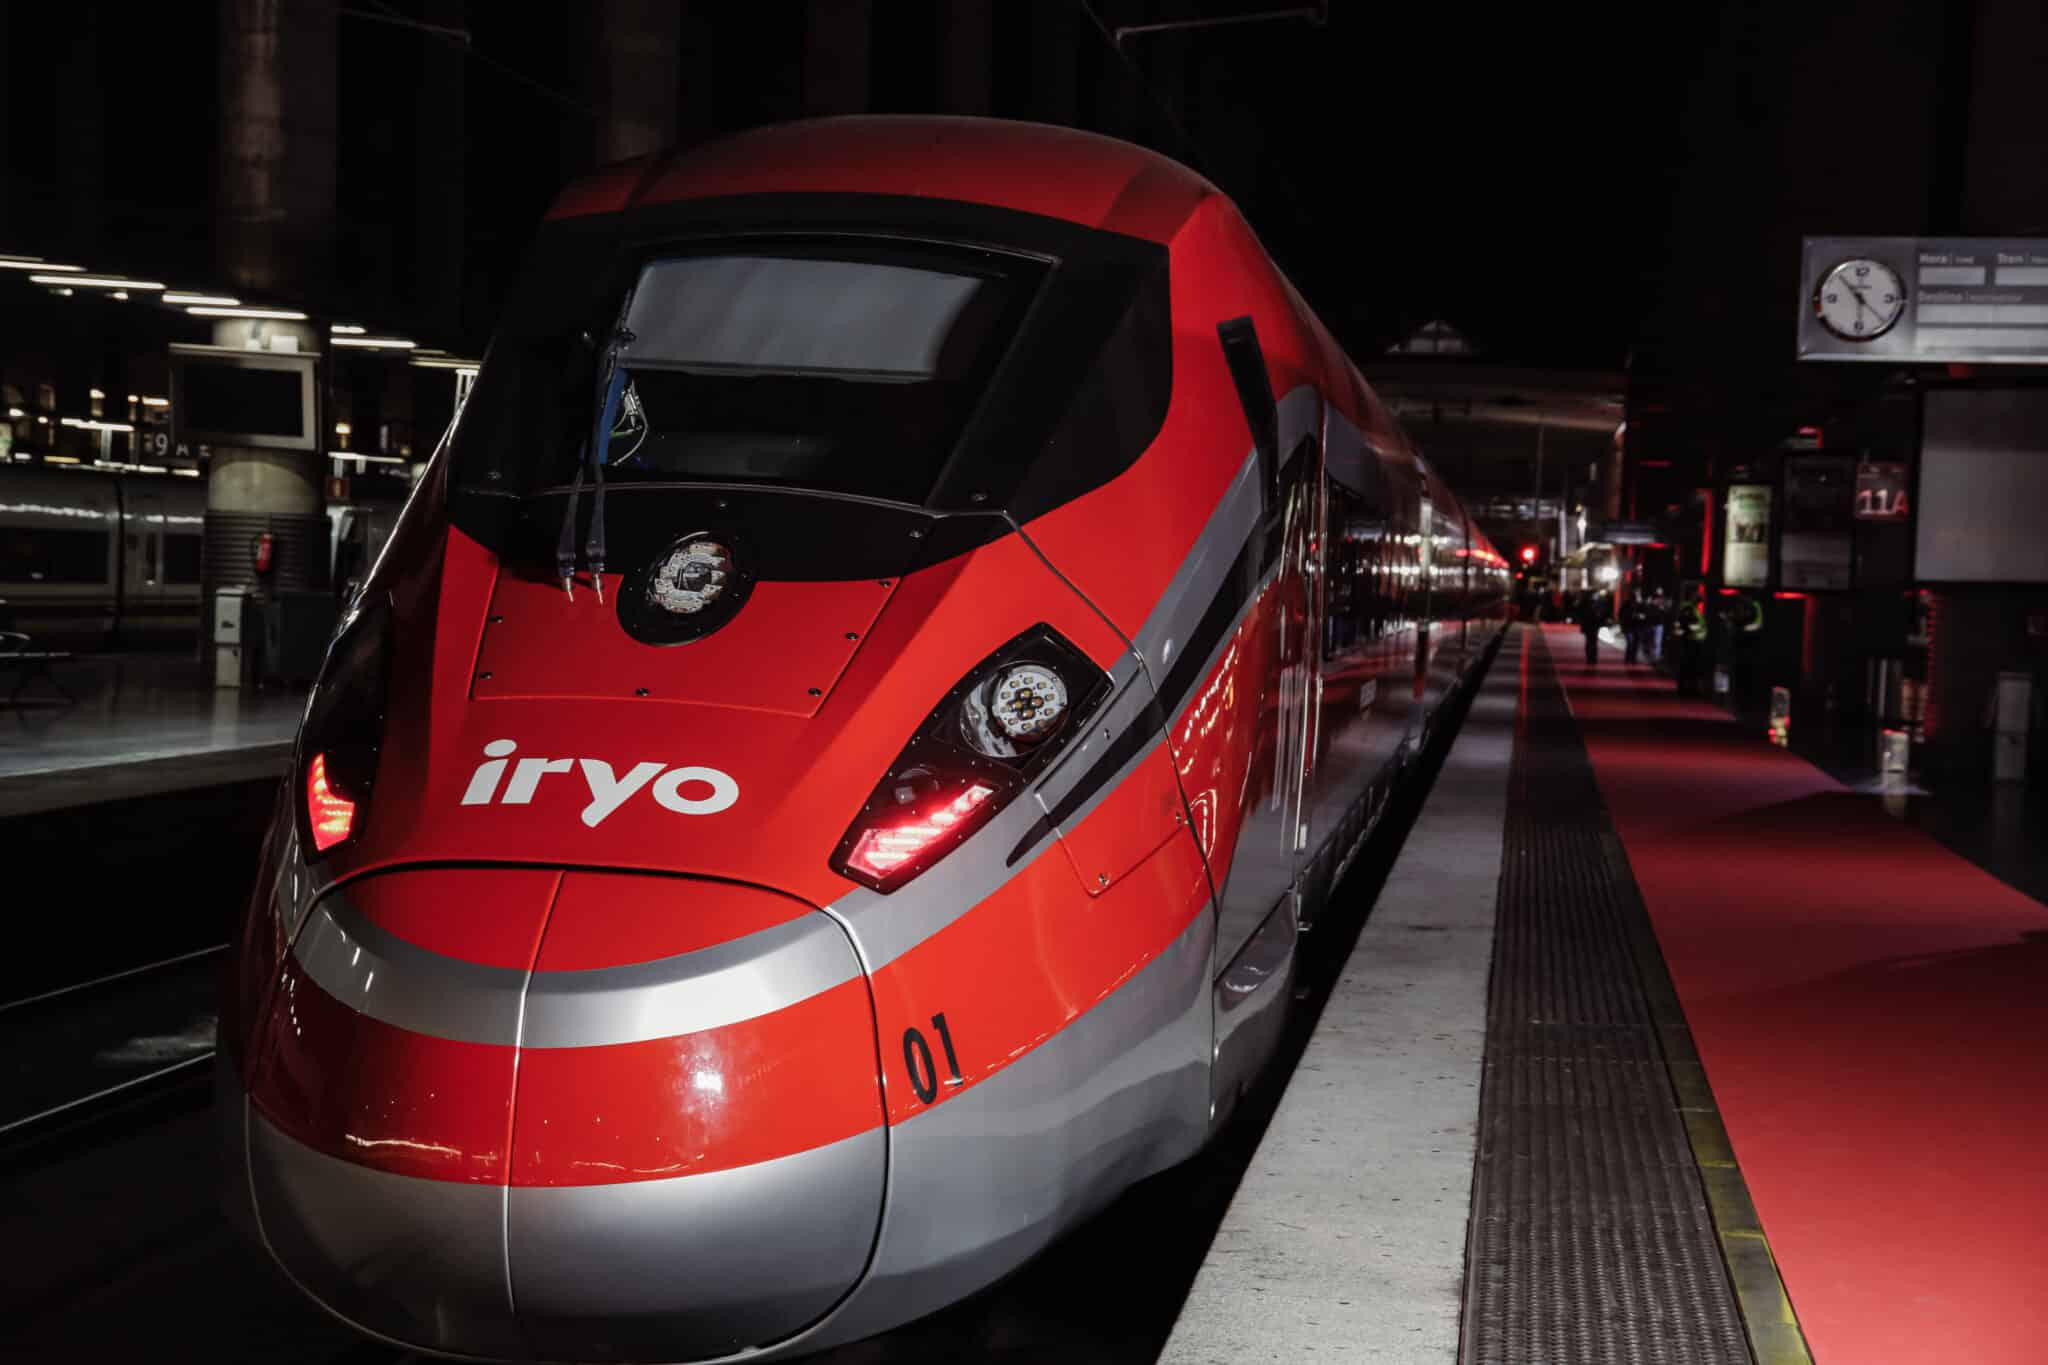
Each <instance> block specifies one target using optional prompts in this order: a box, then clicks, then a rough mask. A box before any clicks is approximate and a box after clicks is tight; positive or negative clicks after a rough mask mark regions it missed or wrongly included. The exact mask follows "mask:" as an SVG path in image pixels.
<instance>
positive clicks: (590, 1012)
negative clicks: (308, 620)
mask: <svg viewBox="0 0 2048 1365" xmlns="http://www.w3.org/2000/svg"><path fill="white" fill-rule="evenodd" d="M1506 578H1507V569H1506V565H1505V564H1504V562H1503V561H1502V559H1501V558H1500V556H1499V555H1498V554H1496V553H1495V552H1494V550H1493V548H1492V547H1491V546H1490V545H1489V544H1488V543H1487V541H1486V540H1485V538H1484V537H1483V536H1481V535H1480V534H1479V532H1478V531H1477V530H1476V529H1475V528H1474V527H1473V526H1472V524H1471V523H1470V521H1469V520H1467V518H1466V517H1465V515H1464V513H1463V512H1462V510H1461V509H1460V507H1459V504H1458V500H1457V499H1456V497H1454V496H1453V495H1452V493H1451V490H1450V489H1449V488H1448V487H1446V486H1445V484H1444V483H1443V481H1442V480H1441V479H1440V478H1438V477H1437V475H1436V473H1435V472H1434V471H1433V470H1431V469H1430V468H1429V466H1428V465H1427V464H1426V463H1425V462H1424V460H1423V459H1422V458H1421V457H1420V456H1419V455H1418V454H1417V453H1416V452H1415V450H1414V449H1413V448H1412V447H1411V446H1410V445H1409V444H1408V442H1407V441H1406V440H1405V439H1403V437H1402V435H1401V433H1400V431H1399V430H1398V429H1397V428H1396V426H1395V424H1394V423H1393V421H1392V420H1390V418H1389V417H1388V415H1387V413H1386V412H1385V411H1384V410H1383V409H1382V408H1381V406H1380V405H1379V404H1378V402H1376V401H1375V399H1374V398H1373V396H1372V394H1371V392H1370V391H1369V390H1368V389H1367V388H1366V386H1365V384H1364V382H1363V381H1362V380H1361V379H1360V377H1359V374H1358V372H1357V370H1356V369H1355V368H1354V367H1353V366H1352V365H1351V363H1350V362H1349V361H1348V360H1347V359H1346V358H1345V356H1344V354H1343V353H1342V352H1341V351H1340V350H1339V349H1338V347H1337V346H1336V345H1335V344H1334V343H1333V342H1332V341H1331V339H1330V337H1329V335H1328V334H1327V333H1326V332H1325V331H1324V329H1323V327H1322V326H1321V325H1320V324H1319V323H1318V322H1317V320H1316V318H1315V316H1314V314H1312V313H1311V312H1310V311H1309V309H1308V307H1307V305H1306V304H1304V303H1303V302H1302V300H1301V299H1300V298H1299V297H1298V296H1297V295H1296V294H1295V292H1294V291H1293V289H1292V288H1290V287H1289V285H1288V284H1287V282H1286V280H1285V279H1283V278H1282V277H1281V275H1280V273H1279V272H1278V271H1277V270H1276V269H1275V268H1274V266H1273V264H1272V263H1271V262H1270V261H1269V260H1268V259H1267V257H1266V254H1265V252H1264V251H1263V250H1261V248H1260V246H1259V244H1258V242H1257V240H1256V239H1255V238H1254V237H1253V235H1252V233H1251V231H1250V229H1249V228H1248V227H1247V226H1246V225H1245V222H1244V220H1243V219H1242V218H1241V217H1240V216H1239V214H1238V212H1237V210H1236V209H1235V208H1234V207H1233V206H1232V205H1231V203H1230V202H1229V200H1227V199H1226V198H1224V197H1223V196H1222V195H1221V194H1220V193H1218V192H1217V190H1216V189H1215V187H1214V186H1212V185H1210V184H1208V183H1207V182H1206V181H1204V180H1203V179H1201V178H1200V177H1199V176H1196V175H1195V174H1193V173H1191V172H1190V171H1188V170H1187V169H1185V168H1183V167H1181V166H1179V165H1177V164H1175V163H1173V162H1171V161H1169V160H1166V159H1164V158H1162V157H1159V156H1157V155H1154V154H1152V153H1150V152H1147V151H1144V150H1141V149H1139V148H1136V147H1132V146H1128V145H1125V144H1123V143H1119V142H1115V141H1112V140H1109V139H1106V138H1102V137H1097V136H1092V135H1089V134H1086V133H1080V132H1073V131H1069V130H1065V129H1058V128H1050V127H1039V126H1033V125H1022V124H1009V123H1001V122H990V121H979V120H967V119H941V118H852V119H836V120H824V121H818V122H810V123H800V124H793V125H788V126H783V127H775V128H768V129H763V130H760V131H756V132H751V133H747V134H744V135H741V136H737V137H734V138H731V139H729V140H726V141H723V142H720V143H717V144H715V145H712V146H708V147H705V148H702V149H699V150H697V151H693V152H691V153H689V154H688V155H684V156H679V157H674V158H659V159H653V160H646V161H642V162H639V163H636V164H632V165H628V166H624V167H620V168H617V169H615V170H611V171H608V172H606V173H604V174H601V175H599V176H597V177H596V178H594V179H592V180H590V181H588V182H586V183H583V184H580V185H577V186H575V187H574V188H572V189H570V190H569V191H568V192H567V193H565V194H564V195H563V196H562V198H561V199H560V201H559V202H558V203H557V205H556V206H555V208H554V210H553V212H552V213H551V215H550V216H549V219H548V221H547V223H546V224H545V226H544V227H543V229H542V231H541V233H540V237H539V240H538V244H537V246H536V248H535V250H534V253H533V256H532V259H531V263H530V267H529V269H528V270H527V272H526V274H525V277H524V280H523V282H522V283H521V285H520V287H519V289H518V291H517V292H516V294H515V295H514V296H513V297H512V299H511V300H510V301H509V304H508V311H507V320H506V322H505V323H504V326H503V328H502V330H501V333H500V335H499V336H498V337H497V339H496V340H495V342H494V343H493V344H492V347H491V349H490V352H489V355H488V358H487V359H486V361H485V364H484V367H483V371H482V374H481V376H480V377H479V380H478V383H477V386H476V388H475V390H474V392H473V393H472V395H471V397H470V398H469V400H468V403H467V405H466V407H465V408H464V410H463V412H462V413H461V415H460V418H459V420H458V422H457V424H456V426H455V427H454V429H453V430H452V431H451V433H450V436H449V438H448V440H447V441H446V442H445V443H444V446H443V448H442V449H441V451H440V452H439V453H438V455H437V456H436V458H435V460H434V462H433V465H432V468H431V470H430V472H429V474H428V475H427V477H426V478H425V479H424V480H423V481H422V484H421V486H420V489H419V491H418V492H417V493H416V495H415V496H414V498H413V500H412V502H411V504H410V505H409V506H408V508H407V510H406V512H405V513H404V515H403V517H402V518H401V521H400V524H399V526H398V528H397V530H396V531H395V532H394V534H393V537H392V540H391V543H390V545H389V548H388V549H387V550H386V552H385V553H384V555H383V557H382V559H381V560H380V562H379V563H378V565H377V567H376V569H375V571H374V573H373V574H372V576H371V578H370V579H369V581H368V582H367V583H366V585H365V587H364V588H363V590H362V592H361V593H360V594H359V596H358V597H357V599H356V600H355V602H354V604H353V607H352V609H351V611H350V612H349V614H348V616H347V618H346V619H345V622H344V624H343V628H342V630H341V631H340V633H339V635H338V636H337V638H336V640H335V642H334V644H333V646H332V648H331V650H330V653H329V656H328V660H327V664H326V668H325V670H324V673H323V675H322V678H321V681H320V682H319V684H318V686H317V688H316V689H315V692H314V694H313V697H312V699H311V701H310V703H309V706H308V709H307V715H306V720H305V724H304V728H303V730H302V731H301V734H300V737H299V742H298V753H297V759H296V767H295V769H294V775H293V777H292V778H291V780H290V781H289V783H288V784H287V788H286V796H285V799H284V802H283V808H282V809H281V811H280V813H279V816H278V820H277V822H276V826H275V829H274V832H273V835H272V837H271V839H270V841H269V844H268V846H267V851H266V853H265V855H264V865H263V870H262V873H261V877H260V880H259V884H258V885H259V890H258V894H257V896H256V898H255V901H254V903H253V905H252V906H251V907H250V910H249V913H248V916H247V919H246V922H245V924H244V926H243V929H242V933H241V936H240V946H239V950H238V956H237V962H238V968H237V976H236V980H235V983H234V986H233V989H232V992H231V994H232V997H233V998H232V999H231V1000H230V1001H229V1004H228V1008H227V1010H226V1012H225V1014H224V1017H223V1022H222V1042H223V1046H222V1049H221V1051H222V1056H223V1059H224V1070H223V1076H222V1081H223V1085H224V1086H225V1087H226V1093H225V1104H224V1108H223V1113H224V1116H225V1118H226V1120H227V1127H228V1129H229V1132H230V1134H231V1136H230V1139H229V1140H230V1143H231V1150H232V1156H233V1160H234V1162H235V1163H236V1166H235V1169H236V1172H237V1175H238V1179H237V1180H236V1182H235V1200H236V1204H237V1212H238V1213H239V1214H240V1215H241V1216H242V1217H243V1218H244V1219H245V1220H246V1222H247V1224H248V1225H249V1226H250V1227H251V1228H252V1229H253V1230H254V1232H255V1234H256V1235H257V1236H258V1237H259V1238H260V1239H261V1242H262V1244H263V1245H264V1246H265V1247H267V1248H268V1251H269V1253H270V1255H271V1256H272V1257H273V1258H274V1259H275V1261H276V1263H277V1264H278V1265H279V1266H280V1267H282V1269H283V1270H284V1272H285V1273H286V1274H287V1275H289V1276H290V1277H291V1278H292V1279H293V1280H294V1281H296V1282H297V1283H298V1284H299V1285H300V1286H301V1287H302V1288H303V1289H304V1290H305V1291H306V1292H307V1293H308V1294H310V1295H311V1296H312V1297H313V1298H315V1299H316V1300H318V1301H319V1302H320V1303H321V1304H323V1305H325V1306H326V1307H327V1308H328V1309H330V1310H331V1311H332V1312H334V1313H335V1314H337V1315H339V1316H340V1317H342V1318H343V1319H345V1320H347V1321H348V1322H350V1323H352V1324H354V1325H356V1326H357V1327H360V1328H362V1329H363V1330H365V1331H368V1332H371V1333H374V1334H378V1335H380V1336H383V1337H385V1338H388V1339H390V1340H393V1341H396V1342H401V1343H404V1344H406V1345H408V1346H411V1347H416V1348H420V1349H424V1350H430V1351H437V1352H446V1353H453V1354H460V1355H469V1356H479V1357H511V1358H520V1359H541V1360H570V1359H573V1360H677V1359H703V1358H712V1357H720V1356H726V1355H737V1354H743V1353H754V1354H756V1355H760V1356H763V1357H764V1358H765V1356H769V1355H792V1354H798V1353H801V1352H804V1351H808V1350H813V1349H816V1348H819V1347H822V1346H826V1345H829V1344H832V1343H836V1342H843V1341H847V1340H851V1339H853V1338H857V1337H861V1336H865V1335H867V1334H870V1333H873V1332H876V1331H879V1330H881V1329H884V1328H887V1327H890V1326H892V1325H894V1324H897V1323H901V1322H904V1321H906V1320H908V1319H910V1318H913V1317H916V1316H918V1315H920V1314H923V1313H925V1312H928V1311H930V1310H932V1309H934V1308H936V1307H939V1306H940V1305H942V1304H945V1303H948V1302H950V1301H952V1300H955V1299H957V1298H959V1297H961V1296H963V1295H965V1294H968V1293H970V1292H972V1291H974V1290H976V1289H978V1288H980V1287H981V1286H984V1285H986V1284H988V1283H990V1282H991V1281H993V1280H995V1279H996V1278H998V1277H999V1276H1001V1275H1002V1274H1004V1273H1005V1272H1006V1271H1008V1270H1010V1269H1012V1268H1013V1267H1015V1266H1017V1265H1018V1264H1020V1263H1021V1262H1023V1261H1024V1260H1026V1259H1027V1258H1029V1257H1030V1256H1031V1255H1032V1254H1033V1253H1035V1252H1036V1251H1037V1250H1039V1249H1040V1248H1041V1247H1043V1246H1045V1245H1046V1243H1047V1242H1049V1241H1050V1240H1051V1239H1053V1238H1054V1237H1055V1236H1056V1235H1057V1234H1059V1233H1060V1231H1061V1230H1063V1229H1065V1228H1067V1227H1069V1226H1071V1225H1073V1224H1074V1223H1075V1222H1076V1221H1077V1220H1079V1219H1081V1218H1083V1217H1084V1216H1086V1215H1087V1214H1088V1213H1090V1212H1091V1211H1092V1210H1094V1209H1097V1208H1099V1207H1100V1206H1101V1205H1103V1204H1104V1203H1105V1202H1107V1201H1108V1200H1110V1199H1111V1198H1112V1197H1114V1196H1115V1195H1116V1194H1117V1193H1118V1191H1120V1190H1122V1189H1124V1188H1125V1187H1127V1186H1128V1185H1130V1184H1131V1183H1132V1182H1133V1181H1135V1180H1138V1179H1140V1178H1141V1177H1143V1176H1146V1175H1148V1174H1150V1173H1152V1172H1155V1171H1158V1170H1160V1169H1162V1168H1164V1167H1167V1166H1169V1165H1171V1164H1173V1163H1175V1162H1178V1161H1180V1160H1182V1159H1183V1158H1185V1157H1187V1156H1189V1155H1190V1154H1191V1153H1193V1152H1195V1151H1196V1150H1197V1149H1199V1148H1200V1147H1201V1146H1202V1145H1203V1143H1204V1141H1205V1140H1206V1139H1207V1138H1208V1137H1209V1136H1210V1135H1211V1134H1212V1133H1214V1132H1215V1131H1216V1129H1217V1127H1218V1125H1219V1124H1221V1123H1222V1122H1223V1120H1224V1118H1225V1116H1226V1115H1227V1114H1228V1113H1229V1112H1230V1110H1231V1107H1232V1105H1233V1103H1234V1102H1235V1101H1236V1099H1237V1098H1238V1096H1239V1095H1240V1093H1241V1092H1242V1091H1243V1089H1244V1087H1245V1085H1246V1084H1247V1082H1248V1079H1249V1078H1250V1077H1251V1076H1252V1075H1253V1073H1254V1072H1255V1071H1256V1070H1257V1069H1258V1068H1259V1066H1260V1065H1261V1063H1262V1061H1264V1059H1265V1058H1266V1057H1267V1055H1268V1053H1269V1052H1270V1051H1271V1049H1272V1047H1273V1044H1274V1042H1275V1039H1276V1037H1277V1034H1278V1030H1279V1023H1280V1020H1281V1018H1282V1015H1283V1012H1284V1010H1285V1008H1286V1005H1287V1001H1288V999H1289V993H1290V985H1289V983H1290V978H1291V974H1292V969H1293V963H1294V957H1295V950H1296V942H1297V936H1298V935H1299V934H1300V932H1301V930H1302V927H1303V926H1304V924H1305V923H1306V922H1307V921H1308V920H1309V919H1310V918H1311V917H1312V916H1313V915H1314V914H1315V912H1316V909H1317V907H1318V906H1319V905H1321V904H1322V902H1323V901H1324V900H1325V898H1326V897H1327V895H1328V893H1329V890H1330V887H1331V885H1332V884H1333V882H1334V880H1335V878H1336V877H1337V875H1338V874H1339V872H1341V870H1342V868H1343V866H1344V864H1345V863H1346V861H1347V860H1348V859H1349V858H1350V856H1351V855H1352V853H1353V852H1354V851H1355V850H1356V848H1357V847H1358V845H1359V843H1360V842H1361V840H1362V839H1363V838H1364V837H1365V833H1366V831H1367V830H1368V829H1369V828H1370V827H1371V825H1372V822H1373V820H1374V818H1375V816H1376V815H1377V813H1378V811H1379V808H1380V805H1381V802H1382V801H1383V799H1384V798H1385V796H1386V794H1387V792H1388V790H1389V787H1390V785H1391V784H1392V783H1393V782H1395V781H1396V780H1398V775H1399V774H1400V772H1401V771H1402V769H1403V767H1404V766H1405V765H1406V762H1407V759H1408V757H1409V756H1410V755H1412V754H1413V753H1414V752H1415V751H1416V749H1417V748H1418V746H1419V745H1420V743H1421V741H1422V740H1423V738H1424V736H1425V734H1426V733H1427V732H1428V730H1429V727H1430V725H1431V722H1432V719H1433V718H1434V717H1435V716H1437V715H1438V714H1439V713H1440V711H1441V709H1442V707H1443V704H1444V701H1445V698H1446V696H1447V695H1448V694H1449V693H1450V691H1451V690H1452V689H1453V688H1454V687H1455V686H1457V684H1458V682H1459V679H1460V677H1461V675H1463V674H1464V673H1465V672H1466V671H1467V670H1468V669H1471V668H1472V667H1473V666H1474V664H1475V662H1476V661H1477V659H1478V658H1479V656H1480V654H1481V651H1482V649H1483V648H1484V647H1485V646H1486V644H1487V643H1488V642H1489V641H1490V640H1491V639H1492V638H1493V636H1494V635H1495V634H1497V630H1498V625H1499V622H1500V621H1501V619H1502V603H1503V592H1502V589H1503V585H1504V583H1505V581H1506ZM241 1176H246V1179H242V1178H240V1177H241Z"/></svg>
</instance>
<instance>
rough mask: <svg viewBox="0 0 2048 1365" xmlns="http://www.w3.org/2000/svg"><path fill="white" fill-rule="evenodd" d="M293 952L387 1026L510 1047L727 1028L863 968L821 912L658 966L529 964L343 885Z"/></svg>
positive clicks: (316, 977) (336, 992) (339, 995)
mask: <svg viewBox="0 0 2048 1365" xmlns="http://www.w3.org/2000/svg"><path fill="white" fill-rule="evenodd" d="M292 955H293V957H294V958H296V959H297V961H298V964H299V967H300V969H301V970H302V971H304V972H305V974H306V975H307V976H308V977H309V978H311V979H312V981H313V982H314V983H315V984H316V985H318V986H319V987H320V989H322V990H324V991H326V992H327V993H328V994H329V995H331V996H333V997H334V998H335V999H337V1000H339V1001H340V1002H341V1003H343V1004H344V1005H347V1006H348V1007H349V1008H350V1009H353V1010H356V1011H358V1012H359V1013H362V1014H367V1015H369V1016H370V1017H371V1018H373V1019H376V1020H378V1021H380V1022H382V1023H386V1024H390V1025H391V1026H392V1027H394V1028H401V1029H405V1030H406V1031H408V1032H410V1033H421V1034H425V1035H427V1036H429V1037H434V1038H446V1039H450V1040H452V1041H454V1042H461V1043H489V1044H495V1045H499V1046H504V1047H511V1046H514V1045H517V1046H523V1047H599V1046H606V1045H610V1044H614V1043H638V1042H646V1041H649V1040H651V1039H655V1038H671V1037H677V1036H680V1035H682V1034H686V1033H699V1032H702V1031H704V1030H706V1029H715V1028H724V1027H726V1026H727V1025H730V1024H737V1023H740V1022H741V1021H743V1020H747V1019H753V1018H756V1017H758V1016H760V1015H763V1014H771V1013H773V1012H774V1011H776V1010H780V1009H787V1008H788V1007H789V1006H791V1005H797V1004H801V1003H802V1002H803V1001H805V1000H808V999H810V998H811V997H812V996H814V995H818V994H820V993H821V992H824V991H828V990H830V989H832V988H833V987H834V986H838V985H842V984H844V983H845V982H848V981H851V980H853V979H854V978H855V977H856V976H858V975H859V974H860V965H859V963H858V962H857V961H856V960H855V958H854V956H853V954H852V952H851V951H850V950H849V947H848V944H847V942H846V936H845V934H844V933H843V932H842V931H841V929H840V928H839V926H838V924H837V923H835V922H834V921H833V919H832V918H831V917H830V916H827V915H820V914H815V913H806V914H803V915H799V916H798V917H797V918H795V919H793V920H790V921H788V922H787V923H785V924H779V925H776V926H775V927H774V928H772V929H764V930H762V931H760V932H759V933H755V934H749V935H747V936H746V937H745V938H740V939H734V940H733V941H731V942H729V943H720V944H716V945H714V946H712V947H709V948H702V949H699V950H697V951H696V952H690V953H680V954H678V955H676V956H674V957H666V958H660V959H658V960H656V961H653V962H640V963H635V964H632V965H630V966H624V967H605V968H599V969H594V970H590V971H573V972H549V971H542V972H528V971H526V970H525V969H523V968H512V967H488V966H484V965H482V964H480V963H475V962H464V961H462V960H461V959H459V958H452V957H448V956H446V955H444V954H441V953H436V952H431V951H429V950H427V949H425V948H421V947H418V946H416V945H414V944H411V943H407V942H406V941H405V940H403V939H401V938H399V937H397V936H396V935H395V934H391V933H389V932H387V931H385V930H383V929H380V928H379V927H377V925H375V924H373V923H372V922H371V921H370V920H369V919H368V918H367V917H366V916H365V915H363V913H362V912H361V911H359V910H357V909H356V908H355V907H354V906H353V905H350V904H349V903H348V899H347V893H346V892H345V891H337V892H333V893H330V894H329V895H327V896H325V897H323V898H322V899H321V901H320V903H319V904H318V905H317V906H316V907H315V908H314V911H313V914H312V916H311V917H310V918H309V919H308V921H307V923H306V928H305V932H304V933H302V934H300V935H299V938H298V941H297V942H296V943H295V944H294V945H293V947H292ZM529 978H531V981H530V983H529ZM522 997H523V999H524V1004H525V1020H524V1024H523V1029H522V1023H521V1018H520V1006H521V1002H522Z"/></svg>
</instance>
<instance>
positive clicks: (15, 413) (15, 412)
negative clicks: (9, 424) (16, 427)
mask: <svg viewBox="0 0 2048 1365" xmlns="http://www.w3.org/2000/svg"><path fill="white" fill-rule="evenodd" d="M7 416H8V419H9V420H10V421H12V420H13V419H15V418H20V417H26V416H28V414H27V413H26V412H23V411H22V410H21V409H20V408H9V409H8V410H7Z"/></svg>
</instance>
